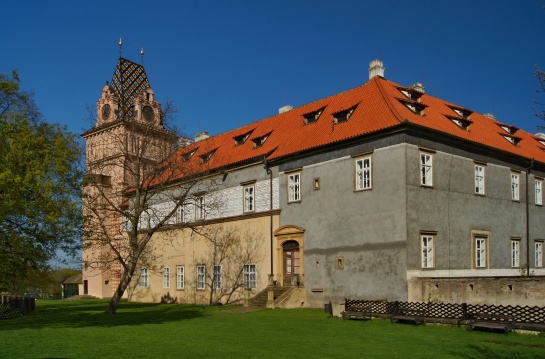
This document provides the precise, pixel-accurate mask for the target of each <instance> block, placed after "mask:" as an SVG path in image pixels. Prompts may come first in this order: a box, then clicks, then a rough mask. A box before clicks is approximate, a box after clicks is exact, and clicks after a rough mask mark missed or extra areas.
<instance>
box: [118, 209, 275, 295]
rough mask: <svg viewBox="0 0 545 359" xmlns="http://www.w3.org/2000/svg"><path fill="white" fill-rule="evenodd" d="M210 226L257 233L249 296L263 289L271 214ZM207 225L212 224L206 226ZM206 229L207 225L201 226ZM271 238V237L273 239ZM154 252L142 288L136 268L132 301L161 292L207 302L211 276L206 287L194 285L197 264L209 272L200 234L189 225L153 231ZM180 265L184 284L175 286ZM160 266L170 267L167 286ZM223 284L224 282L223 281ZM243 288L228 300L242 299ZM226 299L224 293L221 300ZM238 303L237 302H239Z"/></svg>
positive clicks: (268, 264) (267, 271) (268, 265)
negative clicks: (253, 287) (253, 280)
mask: <svg viewBox="0 0 545 359" xmlns="http://www.w3.org/2000/svg"><path fill="white" fill-rule="evenodd" d="M213 226H220V227H221V228H223V229H227V230H228V229H235V228H236V229H237V230H238V231H239V233H243V232H245V231H246V230H249V231H250V232H253V233H255V234H256V236H257V238H259V239H260V241H259V243H258V252H257V255H256V260H255V261H254V262H252V263H255V264H256V265H257V289H256V290H253V291H252V296H254V295H255V294H257V293H258V292H259V291H261V290H263V289H264V288H265V287H266V286H267V283H268V275H269V274H270V268H271V257H270V256H271V250H270V216H262V217H257V218H249V219H241V220H237V221H231V222H223V223H220V224H215V225H213ZM277 227H278V215H276V216H274V217H273V229H275V228H277ZM206 228H211V226H207V227H206ZM201 230H206V229H201ZM273 240H274V239H273ZM150 243H151V245H152V247H153V248H154V250H153V255H155V256H156V258H155V260H154V261H153V264H148V270H149V287H148V288H142V287H140V285H135V284H137V283H138V279H139V275H140V268H139V269H138V270H137V273H136V274H135V277H134V278H133V281H132V283H131V290H129V293H128V297H129V299H130V300H131V301H143V302H160V301H161V298H162V297H164V296H170V297H171V298H175V299H176V302H177V303H201V304H207V303H209V295H210V288H209V287H208V285H210V284H211V282H210V278H209V277H207V287H206V289H205V290H197V289H196V277H197V273H196V271H197V269H196V266H197V265H199V264H206V271H207V274H211V273H212V272H211V271H212V270H213V268H212V262H211V259H210V258H209V256H208V255H207V254H208V253H209V248H210V247H209V246H208V242H207V241H206V240H205V239H203V238H202V237H201V236H199V235H198V234H196V233H195V232H192V231H191V230H190V229H188V228H178V229H169V230H165V231H162V232H158V233H156V235H155V237H154V238H153V239H152V241H151V242H150ZM273 255H274V257H273V264H274V262H275V261H276V251H274V247H273ZM180 265H183V266H184V268H185V288H184V289H177V288H176V284H177V283H176V267H177V266H180ZM223 265H224V273H223V275H224V279H225V278H226V277H227V273H226V271H227V270H228V268H227V267H228V266H229V263H228V262H227V261H226V262H225V263H224V264H223ZM163 267H170V288H169V289H166V288H163ZM224 287H225V285H224ZM242 298H243V290H242V289H239V290H238V291H237V292H236V295H234V296H233V297H232V299H231V302H233V301H235V302H236V300H237V299H238V300H242ZM220 301H221V302H222V303H224V302H225V297H224V298H222V299H221V300H220ZM239 303H240V302H239Z"/></svg>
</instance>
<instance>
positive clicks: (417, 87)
mask: <svg viewBox="0 0 545 359" xmlns="http://www.w3.org/2000/svg"><path fill="white" fill-rule="evenodd" d="M409 88H411V89H413V90H416V91H418V92H421V93H426V91H425V88H424V85H423V84H421V83H420V82H415V83H414V84H412V85H411V86H409Z"/></svg>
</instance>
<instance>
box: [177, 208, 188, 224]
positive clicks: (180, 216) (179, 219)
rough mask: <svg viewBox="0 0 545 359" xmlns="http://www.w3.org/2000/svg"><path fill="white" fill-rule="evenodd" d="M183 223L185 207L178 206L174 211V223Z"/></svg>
mask: <svg viewBox="0 0 545 359" xmlns="http://www.w3.org/2000/svg"><path fill="white" fill-rule="evenodd" d="M185 221H186V218H185V205H180V207H178V209H177V210H176V223H184V222H185Z"/></svg>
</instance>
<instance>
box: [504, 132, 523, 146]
mask: <svg viewBox="0 0 545 359" xmlns="http://www.w3.org/2000/svg"><path fill="white" fill-rule="evenodd" d="M502 136H503V138H505V139H506V140H507V141H509V142H511V143H512V144H513V145H515V146H518V145H519V143H520V137H517V136H509V135H503V134H502Z"/></svg>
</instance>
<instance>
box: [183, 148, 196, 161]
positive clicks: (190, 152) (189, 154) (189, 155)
mask: <svg viewBox="0 0 545 359" xmlns="http://www.w3.org/2000/svg"><path fill="white" fill-rule="evenodd" d="M195 152H197V150H193V151H189V152H186V153H184V154H183V155H182V158H183V159H184V162H187V161H189V160H190V159H191V157H193V155H194V154H195Z"/></svg>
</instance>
